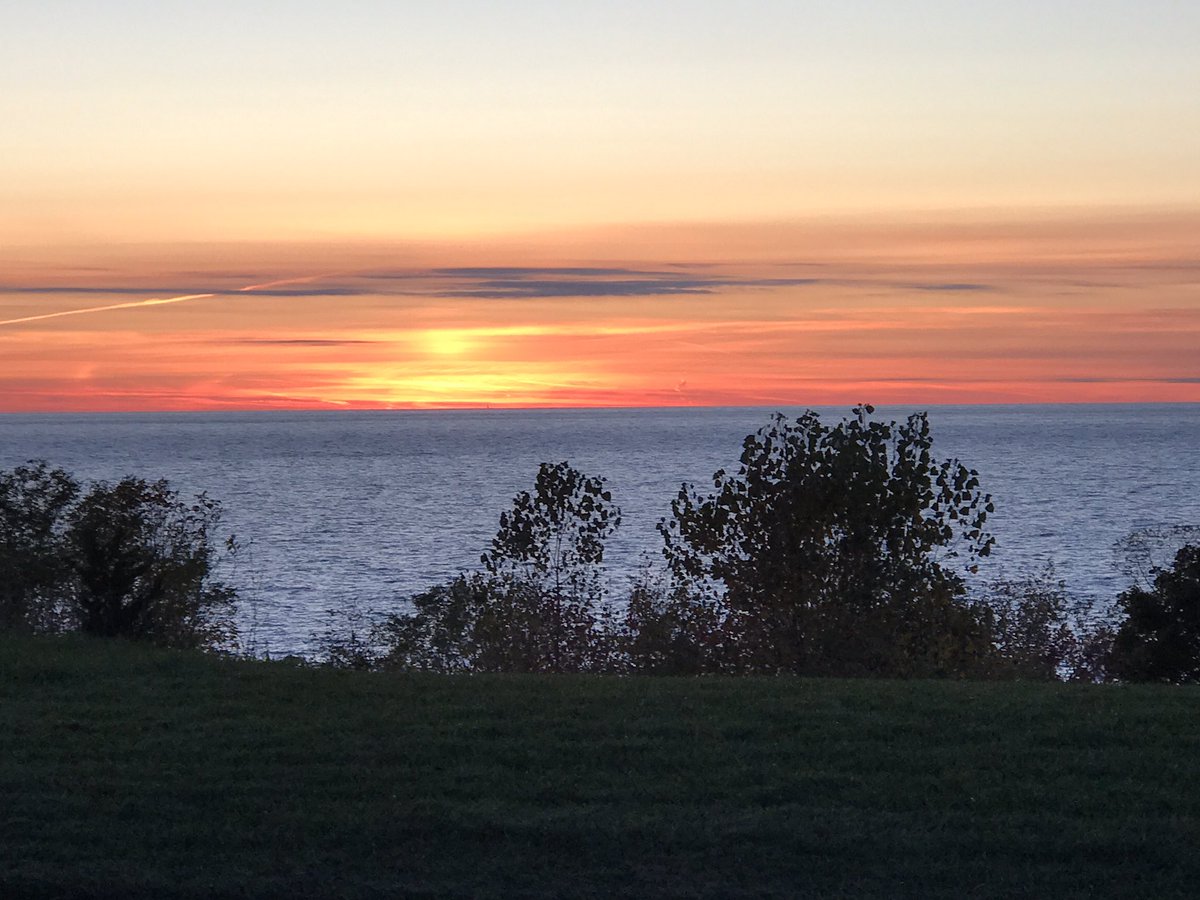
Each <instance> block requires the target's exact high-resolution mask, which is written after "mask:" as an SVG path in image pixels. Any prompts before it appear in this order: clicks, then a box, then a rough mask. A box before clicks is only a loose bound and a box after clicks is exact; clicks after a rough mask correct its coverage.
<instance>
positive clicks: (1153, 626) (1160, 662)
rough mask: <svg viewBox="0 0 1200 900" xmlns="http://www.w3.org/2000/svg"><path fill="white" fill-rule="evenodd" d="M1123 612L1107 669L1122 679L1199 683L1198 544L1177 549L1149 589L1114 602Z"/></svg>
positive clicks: (1138, 589) (1137, 589)
mask: <svg viewBox="0 0 1200 900" xmlns="http://www.w3.org/2000/svg"><path fill="white" fill-rule="evenodd" d="M1117 605H1118V607H1119V608H1120V609H1121V611H1122V612H1124V614H1125V619H1124V621H1122V622H1121V624H1120V625H1119V627H1118V628H1117V632H1116V636H1115V637H1114V639H1113V647H1112V655H1111V657H1110V660H1109V665H1110V668H1111V670H1112V673H1113V674H1114V675H1115V676H1116V677H1118V678H1120V679H1122V680H1124V681H1163V682H1168V683H1170V684H1194V683H1197V682H1200V544H1193V545H1189V546H1186V547H1183V548H1182V549H1180V550H1179V552H1178V553H1176V555H1175V563H1174V565H1173V566H1172V567H1171V568H1170V569H1158V570H1157V571H1156V572H1155V574H1154V582H1153V586H1152V587H1150V588H1149V589H1147V588H1145V587H1141V586H1136V587H1133V588H1130V589H1129V590H1128V591H1126V592H1125V593H1123V594H1122V595H1121V596H1120V597H1119V598H1118V600H1117Z"/></svg>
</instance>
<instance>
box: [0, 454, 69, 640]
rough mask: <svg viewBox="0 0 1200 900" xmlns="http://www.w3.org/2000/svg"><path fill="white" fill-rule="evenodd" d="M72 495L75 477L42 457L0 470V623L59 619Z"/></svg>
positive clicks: (49, 624) (23, 626)
mask: <svg viewBox="0 0 1200 900" xmlns="http://www.w3.org/2000/svg"><path fill="white" fill-rule="evenodd" d="M78 494H79V484H78V483H77V482H76V481H75V479H73V478H72V477H71V476H70V475H68V474H67V473H66V472H64V471H63V470H62V469H51V468H50V467H49V466H48V465H47V464H46V463H45V462H31V463H29V464H28V465H25V466H18V467H17V468H15V469H13V470H12V471H11V472H3V473H0V628H4V629H14V630H26V631H52V630H54V629H55V628H56V627H58V625H59V624H60V620H61V618H62V616H63V613H64V611H65V610H64V601H65V598H66V595H67V593H68V581H69V579H70V569H69V567H68V566H67V560H66V546H65V541H64V530H65V524H64V522H65V516H66V513H67V511H68V510H69V509H70V507H71V504H72V503H73V502H74V501H75V499H76V497H77V496H78Z"/></svg>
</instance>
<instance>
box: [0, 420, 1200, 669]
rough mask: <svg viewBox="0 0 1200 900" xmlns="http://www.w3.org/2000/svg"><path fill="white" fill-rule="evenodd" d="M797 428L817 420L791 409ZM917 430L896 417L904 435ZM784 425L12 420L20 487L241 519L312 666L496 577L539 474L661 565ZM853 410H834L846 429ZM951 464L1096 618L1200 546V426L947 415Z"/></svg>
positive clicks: (246, 562) (623, 569) (257, 566)
mask: <svg viewBox="0 0 1200 900" xmlns="http://www.w3.org/2000/svg"><path fill="white" fill-rule="evenodd" d="M783 411H784V412H799V410H783ZM911 411H912V410H911V409H900V408H884V409H880V410H878V411H877V413H876V415H877V417H885V418H899V417H901V416H903V415H906V414H907V413H909V412H911ZM770 412H772V411H771V410H767V409H747V408H740V409H651V410H544V411H525V410H521V411H513V410H505V411H498V410H474V411H453V412H450V411H436V412H434V411H430V412H412V411H404V412H399V411H396V412H393V411H386V412H385V411H379V412H271V413H257V412H256V413H169V414H119V415H3V416H0V467H2V468H5V469H7V468H10V467H11V466H13V465H16V464H18V463H20V462H23V461H25V460H27V459H31V458H39V459H47V460H49V461H50V462H51V463H53V464H55V465H58V466H62V467H64V468H66V469H68V470H70V471H72V472H74V473H75V474H77V475H78V476H80V477H83V478H87V479H97V478H105V479H113V478H118V477H120V476H122V475H126V474H136V475H141V476H144V477H148V478H160V477H165V478H168V479H170V480H171V481H172V482H173V483H174V485H175V486H176V487H178V488H180V489H182V490H184V491H187V492H196V491H201V490H203V491H207V492H208V493H209V494H210V495H211V496H213V497H215V498H217V499H219V500H221V501H222V502H223V503H224V506H225V510H226V522H227V524H228V525H229V527H230V529H231V530H232V531H234V532H235V533H236V534H237V535H238V536H239V538H240V539H241V540H243V541H244V542H246V543H247V544H248V545H249V548H248V552H246V553H244V554H243V555H242V557H241V560H240V562H239V564H238V567H237V569H236V570H235V571H232V572H230V573H228V574H229V577H230V578H231V580H233V581H234V582H235V583H236V584H237V585H239V587H240V588H241V589H242V590H243V593H244V594H245V595H246V596H247V597H250V598H252V599H253V600H254V604H253V606H254V607H255V608H256V610H257V612H256V618H257V626H256V627H257V635H258V640H259V643H260V646H261V647H265V648H268V649H270V650H271V652H273V653H278V652H288V651H293V650H301V649H304V648H305V647H306V646H307V645H308V644H309V642H310V638H311V636H312V634H313V633H314V632H316V631H319V630H320V629H322V628H323V627H325V625H326V623H327V621H328V612H329V611H335V612H340V611H344V610H345V609H347V608H348V607H352V606H355V605H357V606H360V607H362V608H374V609H387V608H392V607H395V606H397V605H398V604H399V603H400V602H401V601H402V598H403V596H404V595H405V594H407V593H409V592H412V591H414V590H416V589H419V588H422V587H425V586H427V585H429V584H432V583H435V582H437V581H439V580H442V579H445V578H447V577H449V576H452V575H453V574H455V573H456V572H458V571H460V570H462V569H465V568H471V567H474V566H477V564H478V562H479V555H480V553H481V552H482V551H483V550H484V548H485V547H486V546H487V544H488V541H489V539H490V538H491V536H492V534H493V533H494V532H495V529H496V524H497V519H498V517H499V514H500V512H501V511H503V510H504V509H505V508H506V507H507V506H508V504H509V503H510V501H511V499H512V496H513V495H514V494H515V493H516V492H517V491H519V490H522V489H525V488H527V487H529V486H530V485H531V483H532V480H533V475H534V473H535V472H536V470H537V466H538V463H540V462H542V461H557V460H563V459H566V460H570V461H571V462H572V463H573V464H574V465H576V466H577V467H579V468H581V469H583V470H584V471H585V472H588V473H589V474H599V475H603V476H605V477H606V478H607V479H608V481H609V485H610V487H611V489H612V491H613V494H614V499H615V500H617V502H618V503H619V504H620V505H621V507H622V509H623V512H624V523H623V524H622V527H621V529H620V531H619V532H618V535H617V536H616V537H615V538H614V539H613V541H612V542H611V543H610V545H609V548H610V549H609V554H608V562H609V567H610V570H611V571H612V572H614V573H615V578H616V579H617V580H618V582H619V580H620V579H621V578H622V577H624V575H625V574H626V573H628V572H632V571H633V570H634V569H636V568H637V567H638V566H639V565H640V564H641V561H642V560H643V558H644V557H649V558H651V559H656V558H657V553H658V547H659V542H658V535H657V533H656V532H655V528H654V526H655V523H656V522H657V521H658V520H659V519H660V518H661V517H662V516H664V515H665V514H666V513H667V512H668V508H669V503H670V500H671V498H672V497H673V496H674V495H675V493H676V492H677V491H678V489H679V485H680V483H681V482H684V481H688V482H694V483H696V484H697V485H700V486H701V487H704V486H707V485H708V484H710V483H711V482H710V481H709V479H710V478H711V475H712V472H713V471H714V470H716V469H718V468H723V467H731V466H733V465H734V464H735V463H736V460H737V457H738V454H739V452H740V449H741V442H742V439H743V437H744V436H745V435H746V434H748V433H749V432H751V431H754V430H755V429H757V428H758V427H760V426H761V425H763V424H764V423H765V422H766V421H767V418H768V416H769V414H770ZM843 412H844V411H843V410H826V411H823V414H825V415H826V416H832V417H837V416H840V415H841V414H842V413H843ZM929 413H930V421H931V423H932V425H933V432H934V441H935V449H936V450H937V452H938V454H939V455H940V456H943V457H948V456H956V457H958V458H960V459H961V460H962V461H964V462H965V463H966V464H968V465H969V466H971V467H973V468H976V469H978V470H979V472H980V474H981V480H982V482H983V486H984V488H985V490H987V491H989V492H990V493H991V494H992V495H993V496H994V497H995V501H996V514H995V515H994V516H993V517H992V519H991V521H990V523H989V524H990V527H991V530H992V532H993V533H994V534H995V535H996V537H997V539H998V546H997V548H996V551H995V555H994V556H993V557H992V558H991V560H989V561H986V562H985V565H984V567H983V570H982V571H981V573H980V577H981V578H985V579H990V578H996V577H1002V576H1006V577H1013V576H1017V575H1021V574H1025V573H1031V572H1035V571H1038V570H1040V569H1041V568H1042V567H1043V566H1044V565H1045V564H1047V563H1052V564H1053V565H1054V566H1055V567H1056V570H1057V573H1058V575H1059V577H1061V578H1063V579H1065V580H1066V582H1067V584H1068V587H1069V589H1070V590H1071V591H1072V592H1073V593H1074V594H1076V595H1078V596H1080V597H1088V598H1093V599H1097V600H1099V601H1101V602H1107V601H1111V599H1112V598H1114V597H1115V596H1116V594H1117V593H1119V591H1120V590H1121V589H1123V588H1124V587H1125V585H1126V583H1127V577H1126V576H1125V575H1124V574H1123V573H1122V571H1121V566H1120V560H1119V558H1118V557H1117V555H1116V554H1114V551H1113V545H1114V543H1115V542H1116V541H1118V540H1119V539H1121V538H1123V537H1125V536H1126V535H1127V534H1129V533H1130V532H1131V531H1133V530H1135V529H1139V528H1145V527H1149V526H1157V525H1164V524H1176V525H1200V405H1195V404H1186V405H1181V404H1168V405H1080V406H954V407H950V406H947V407H930V408H929Z"/></svg>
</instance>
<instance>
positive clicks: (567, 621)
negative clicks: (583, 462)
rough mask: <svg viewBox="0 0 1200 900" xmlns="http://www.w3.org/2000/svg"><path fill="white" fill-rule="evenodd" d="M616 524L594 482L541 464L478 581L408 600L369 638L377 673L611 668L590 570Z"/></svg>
mask: <svg viewBox="0 0 1200 900" xmlns="http://www.w3.org/2000/svg"><path fill="white" fill-rule="evenodd" d="M620 521H621V513H620V509H619V508H618V507H617V506H616V505H614V504H613V502H612V495H611V494H610V493H609V491H608V490H607V489H606V488H605V487H604V480H603V479H601V478H595V477H589V476H586V475H584V474H583V473H582V472H580V471H579V470H577V469H575V468H573V467H572V466H571V465H570V464H569V463H567V462H560V463H555V464H551V463H543V464H542V465H541V466H540V467H539V469H538V473H537V477H536V480H535V483H534V489H533V491H532V492H530V491H522V492H521V493H520V494H518V495H517V496H516V497H515V498H514V499H513V505H512V509H511V510H509V511H508V512H505V513H503V514H502V515H501V516H500V528H499V530H498V531H497V533H496V536H495V538H493V540H492V543H491V547H490V548H489V550H488V551H487V552H486V553H484V554H483V556H482V559H481V562H482V563H483V566H484V570H485V571H484V572H482V573H474V574H471V575H462V576H460V577H458V578H456V579H455V580H454V581H452V582H450V583H449V584H444V585H438V586H435V587H433V588H431V589H430V590H428V591H425V592H423V593H421V594H418V595H417V596H416V597H414V598H413V606H414V609H413V612H411V613H407V614H403V615H393V616H391V617H389V618H388V619H387V621H386V622H384V623H383V625H382V626H381V627H380V629H379V631H378V635H377V636H378V640H379V641H380V643H382V644H383V645H384V646H385V647H386V648H387V651H386V653H385V655H384V657H383V659H382V665H383V666H384V667H385V668H401V669H429V670H435V671H464V670H465V671H477V672H589V671H604V670H606V669H608V668H610V667H611V665H612V659H613V653H614V641H613V635H614V633H615V629H614V628H613V627H611V620H612V614H611V612H610V610H609V608H608V605H607V602H606V597H605V588H604V583H603V578H602V574H601V571H600V568H599V567H600V564H601V563H602V562H603V560H604V543H605V541H606V539H607V538H608V537H609V536H610V535H611V534H612V533H613V531H615V530H616V528H617V526H618V525H619V524H620Z"/></svg>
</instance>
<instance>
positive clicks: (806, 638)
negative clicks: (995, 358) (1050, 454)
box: [659, 406, 993, 675]
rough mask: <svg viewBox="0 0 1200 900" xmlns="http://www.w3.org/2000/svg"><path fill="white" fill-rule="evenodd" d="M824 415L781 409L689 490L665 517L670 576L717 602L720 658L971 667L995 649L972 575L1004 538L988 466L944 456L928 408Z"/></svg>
mask: <svg viewBox="0 0 1200 900" xmlns="http://www.w3.org/2000/svg"><path fill="white" fill-rule="evenodd" d="M873 411H874V410H873V409H872V408H871V407H870V406H860V407H856V408H855V410H854V415H853V417H851V418H849V419H847V420H844V421H842V422H839V423H838V424H836V425H832V426H826V425H825V424H823V423H822V422H821V420H820V417H819V416H818V415H817V414H816V413H815V412H811V411H809V412H806V413H805V414H804V415H802V416H800V417H799V418H798V419H796V420H794V421H790V420H788V419H787V418H786V417H784V416H782V415H776V416H775V417H773V418H772V420H771V422H770V423H769V424H768V425H767V426H766V427H764V428H763V429H761V430H760V431H758V432H757V433H756V434H752V435H750V436H748V437H747V438H746V440H745V442H744V445H743V451H742V456H741V466H740V468H739V470H738V473H737V474H736V475H730V474H727V473H726V472H725V471H723V470H722V471H718V472H717V473H716V474H715V475H714V476H713V485H714V488H715V492H714V493H712V494H710V495H708V496H703V497H702V496H700V495H698V494H697V493H696V491H695V489H694V488H691V487H690V486H688V485H684V487H683V489H681V491H680V493H679V496H678V497H677V499H676V500H675V501H674V502H673V503H672V506H671V509H672V517H671V518H670V519H669V520H665V521H663V522H662V523H660V525H659V530H660V531H661V533H662V535H663V538H664V541H665V554H666V557H667V559H668V562H669V564H670V566H671V569H672V572H673V573H674V575H675V577H676V578H677V579H679V580H680V581H681V582H684V583H688V582H690V583H692V584H693V585H696V586H697V587H696V590H698V591H699V592H700V593H701V594H703V592H704V591H705V590H707V589H709V588H715V589H716V590H717V591H718V593H719V596H720V597H721V603H722V607H723V608H722V609H721V610H720V616H719V618H720V630H721V631H722V635H721V637H720V639H719V640H717V641H715V642H714V643H715V644H716V645H717V646H719V648H720V653H721V657H722V665H723V666H724V667H725V668H731V669H735V670H742V671H745V670H749V671H763V672H798V673H820V674H844V675H866V674H886V675H934V674H964V673H966V672H969V671H972V670H973V669H974V668H975V667H976V665H977V663H978V660H979V659H980V658H981V657H982V656H985V655H986V654H987V653H988V652H989V651H990V644H989V643H988V641H987V635H986V630H985V628H984V625H983V623H982V621H981V620H980V617H979V615H978V612H977V611H976V610H974V609H973V608H971V607H970V606H969V605H967V604H965V603H962V602H960V600H961V598H962V595H963V593H964V581H963V578H962V576H961V575H960V574H959V573H957V572H955V571H953V569H952V568H950V567H949V565H948V563H949V561H950V560H952V559H954V558H955V557H959V556H961V557H962V562H963V563H964V564H967V565H969V566H973V565H974V563H975V561H976V560H977V559H978V558H979V557H983V556H987V555H988V553H989V552H990V549H991V547H992V544H993V539H992V537H991V536H990V535H988V534H987V533H986V532H985V531H984V524H985V522H986V519H987V515H988V513H990V512H992V502H991V498H990V496H988V495H986V494H984V493H982V492H981V490H980V485H979V478H978V474H977V473H976V472H975V471H973V470H969V469H967V468H966V467H965V466H963V465H961V464H959V463H958V462H957V461H954V460H950V461H944V462H937V461H935V460H934V459H933V457H932V452H931V451H932V438H931V436H930V430H929V422H928V419H927V417H926V416H925V415H924V414H916V415H913V416H910V417H909V418H908V419H907V421H906V422H904V423H899V424H898V423H895V422H892V423H882V422H878V421H872V420H871V419H870V414H871V413H872V412H873Z"/></svg>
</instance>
